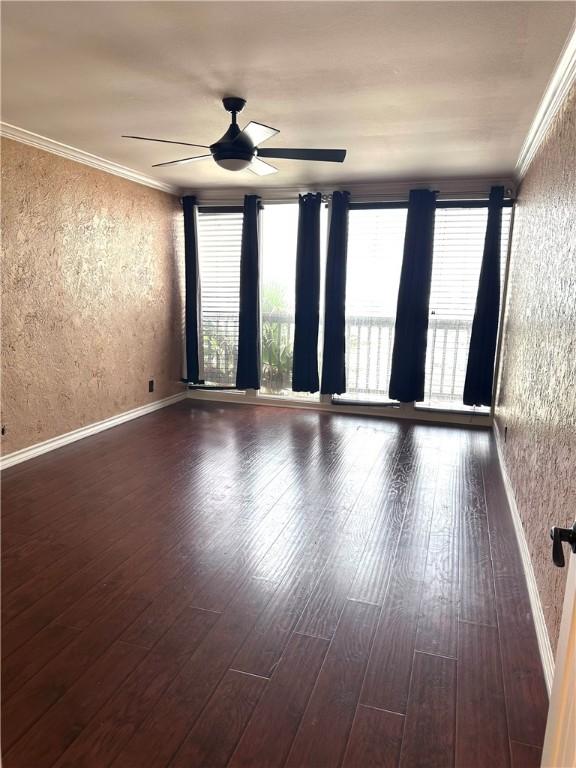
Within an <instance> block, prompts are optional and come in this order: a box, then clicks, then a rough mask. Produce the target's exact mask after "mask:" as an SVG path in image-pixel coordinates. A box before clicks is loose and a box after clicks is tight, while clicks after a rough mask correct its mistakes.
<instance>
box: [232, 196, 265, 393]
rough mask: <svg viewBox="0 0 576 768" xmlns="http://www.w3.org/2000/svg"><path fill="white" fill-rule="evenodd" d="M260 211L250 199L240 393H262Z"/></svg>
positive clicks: (242, 297)
mask: <svg viewBox="0 0 576 768" xmlns="http://www.w3.org/2000/svg"><path fill="white" fill-rule="evenodd" d="M259 211H260V200H259V198H258V197H257V196H256V195H246V197H245V198H244V218H243V222H242V248H241V253H240V323H239V329H238V366H237V368H236V387H237V388H238V389H260V285H259V284H260V276H259V260H260V249H259V243H258V239H259V238H258V223H259Z"/></svg>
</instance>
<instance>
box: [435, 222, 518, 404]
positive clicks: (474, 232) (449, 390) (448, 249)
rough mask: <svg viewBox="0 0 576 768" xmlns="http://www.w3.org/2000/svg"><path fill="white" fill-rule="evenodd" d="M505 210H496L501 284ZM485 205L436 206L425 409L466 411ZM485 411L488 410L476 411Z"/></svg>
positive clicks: (506, 232) (506, 229)
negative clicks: (499, 214)
mask: <svg viewBox="0 0 576 768" xmlns="http://www.w3.org/2000/svg"><path fill="white" fill-rule="evenodd" d="M511 212H512V209H511V208H504V209H503V212H502V246H501V288H502V287H503V285H504V272H505V269H506V256H507V252H508V237H509V232H510V220H511ZM487 218H488V209H487V208H438V209H437V210H436V223H435V229H434V260H433V264H432V285H431V292H430V318H429V325H428V346H427V350H426V379H425V393H424V394H425V399H424V402H423V403H422V405H423V406H425V407H440V408H450V409H454V408H457V409H466V410H468V406H465V405H464V404H463V403H462V397H463V393H464V380H465V377H466V366H467V363H468V349H469V346H470V334H471V331H472V320H473V318H474V308H475V305H476V294H477V291H478V281H479V278H480V267H481V265H482V254H483V250H484V236H485V234H486V222H487ZM477 410H481V411H486V412H488V410H489V409H488V408H482V409H477Z"/></svg>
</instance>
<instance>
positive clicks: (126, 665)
mask: <svg viewBox="0 0 576 768" xmlns="http://www.w3.org/2000/svg"><path fill="white" fill-rule="evenodd" d="M146 653H147V651H146V650H145V649H144V648H137V647H136V646H133V645H127V644H126V643H122V642H118V641H117V642H114V643H112V645H111V646H110V647H109V649H108V650H107V651H106V652H105V653H104V654H103V655H102V656H101V657H100V658H99V659H98V660H97V661H96V662H95V663H94V664H93V665H92V666H91V667H90V668H89V669H88V670H87V671H86V672H85V673H84V674H83V675H82V676H81V677H80V678H79V679H78V680H77V681H76V683H74V685H72V686H71V687H70V688H69V690H68V691H67V692H66V693H65V694H64V696H62V697H61V698H60V699H59V700H58V701H57V702H56V704H54V706H53V707H51V708H50V709H49V710H48V712H46V714H45V715H43V716H42V717H41V718H40V719H39V720H37V721H36V722H35V723H34V725H33V726H32V727H31V728H30V729H29V730H28V731H27V732H26V733H25V734H24V736H22V738H21V739H20V740H19V741H18V742H17V743H16V744H15V745H14V746H13V747H12V749H10V750H9V751H8V752H7V753H6V755H5V765H6V768H10V767H11V766H13V767H14V768H26V767H27V766H32V765H33V766H36V767H37V768H48V766H52V765H53V764H54V763H55V761H56V760H57V759H58V758H59V757H60V755H61V754H62V753H63V752H64V751H65V750H66V749H67V748H68V746H69V745H70V744H71V743H72V742H73V741H74V739H75V738H76V737H77V736H78V734H79V733H80V732H81V731H82V730H83V728H84V727H85V726H86V725H87V724H88V722H89V721H90V720H91V718H92V717H93V716H94V714H95V713H96V712H97V711H98V710H99V709H100V707H101V706H102V705H103V704H104V703H105V702H106V700H107V699H108V698H109V697H110V696H111V695H112V694H113V693H114V691H115V690H116V689H117V688H118V687H119V686H121V685H122V682H123V681H124V679H125V678H126V677H127V676H128V675H129V674H130V672H131V671H132V670H133V669H134V667H136V666H137V665H138V663H139V662H140V661H141V660H142V659H143V658H144V656H145V655H146Z"/></svg>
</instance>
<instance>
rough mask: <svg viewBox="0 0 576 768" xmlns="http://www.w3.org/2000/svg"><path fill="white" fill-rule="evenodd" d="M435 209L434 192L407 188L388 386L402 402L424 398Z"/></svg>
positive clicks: (392, 396) (394, 397) (395, 398)
mask: <svg viewBox="0 0 576 768" xmlns="http://www.w3.org/2000/svg"><path fill="white" fill-rule="evenodd" d="M435 212H436V192H432V191H430V190H428V189H416V190H411V191H410V196H409V200H408V216H407V220H406V234H405V238H404V255H403V260H402V271H401V274H400V286H399V289H398V304H397V307H396V325H395V328H394V347H393V352H392V367H391V373H390V387H389V394H390V397H391V398H392V399H393V400H399V401H400V402H402V403H411V402H416V401H418V400H423V399H424V376H425V368H426V343H427V339H428V312H429V303H430V285H431V281H432V253H433V250H434V217H435Z"/></svg>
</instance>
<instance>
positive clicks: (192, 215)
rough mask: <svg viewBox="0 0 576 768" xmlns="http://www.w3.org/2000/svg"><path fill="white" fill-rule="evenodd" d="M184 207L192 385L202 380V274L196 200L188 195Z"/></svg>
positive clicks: (188, 358) (188, 373) (188, 374)
mask: <svg viewBox="0 0 576 768" xmlns="http://www.w3.org/2000/svg"><path fill="white" fill-rule="evenodd" d="M182 205H183V208H184V269H185V284H186V299H185V314H186V378H187V380H188V382H189V383H190V384H198V382H199V378H200V365H199V359H198V316H199V299H200V273H199V271H198V235H197V228H196V198H195V197H191V196H190V195H188V196H186V197H184V198H183V199H182Z"/></svg>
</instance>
